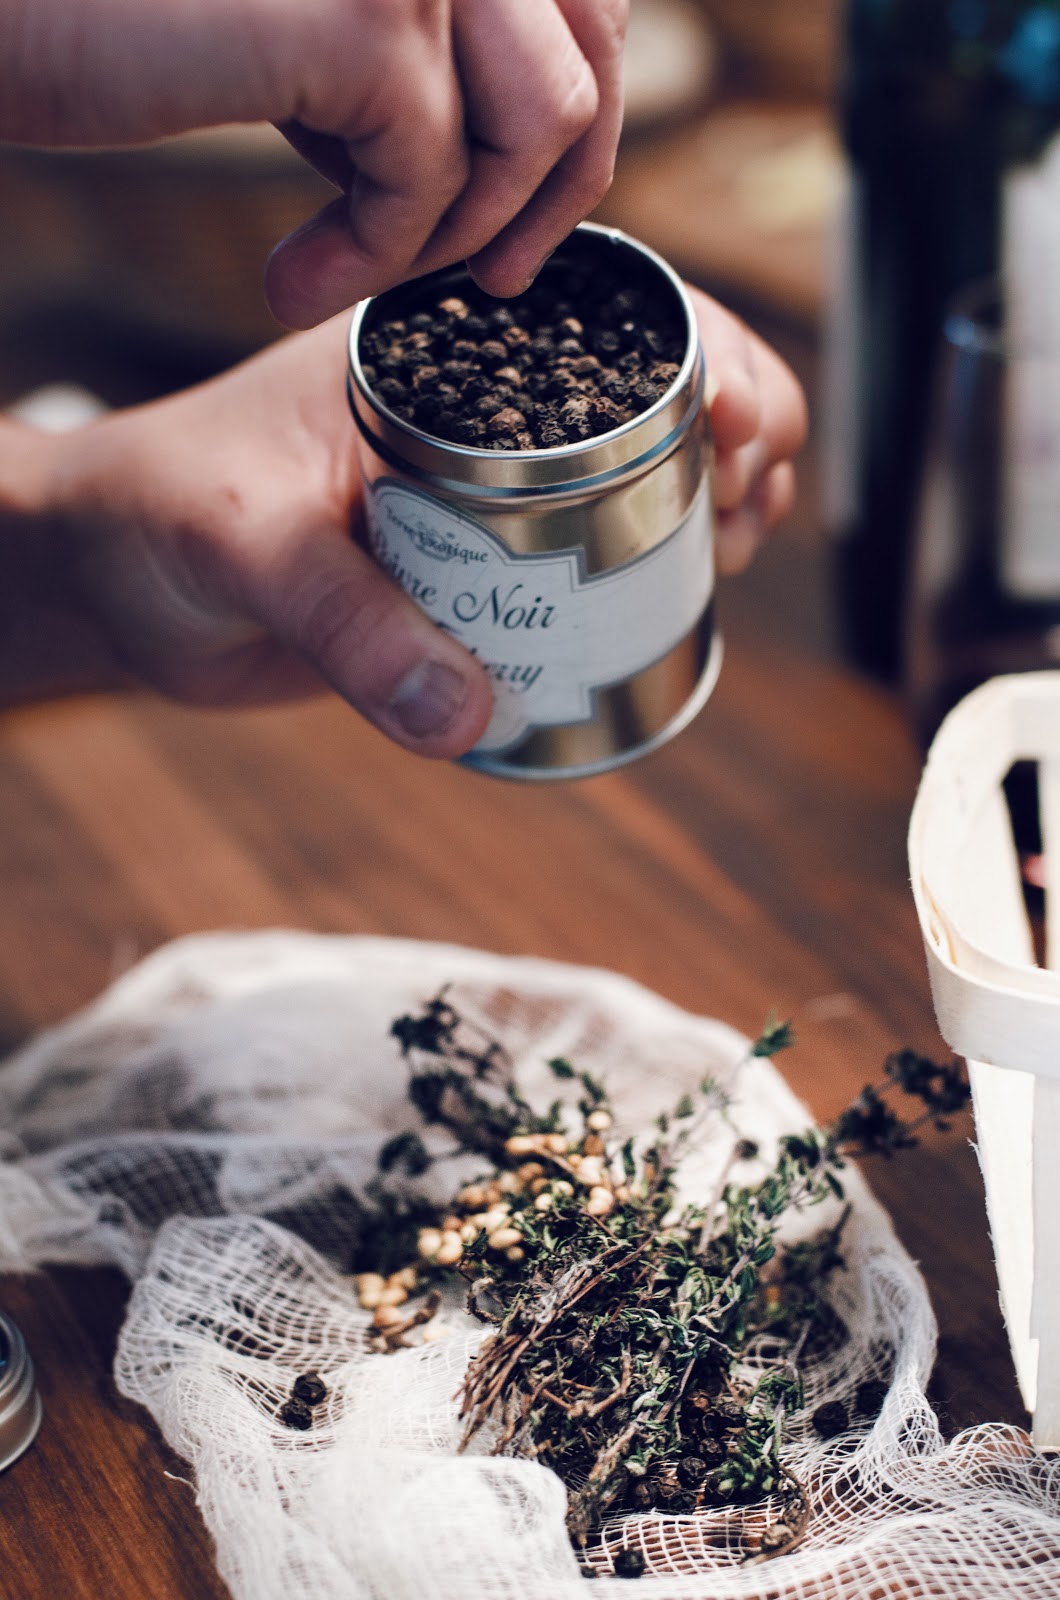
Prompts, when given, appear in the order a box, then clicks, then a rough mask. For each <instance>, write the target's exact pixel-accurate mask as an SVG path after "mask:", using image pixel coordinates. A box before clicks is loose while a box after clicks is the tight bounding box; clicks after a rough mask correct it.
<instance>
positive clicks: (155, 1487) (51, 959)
mask: <svg viewBox="0 0 1060 1600" xmlns="http://www.w3.org/2000/svg"><path fill="white" fill-rule="evenodd" d="M822 570H823V569H822V556H821V553H820V552H819V551H818V550H817V549H816V548H815V547H814V545H813V542H812V540H809V539H807V538H805V537H804V538H801V539H800V538H796V539H795V540H794V541H787V542H785V541H778V542H777V544H776V545H775V546H774V548H773V549H772V550H771V551H769V552H767V553H766V554H765V555H764V556H763V557H762V558H760V560H759V561H758V563H757V564H756V566H755V568H754V570H753V571H752V572H751V573H750V574H749V575H748V576H747V577H746V578H743V579H740V580H737V581H735V582H732V583H730V584H728V585H727V586H726V588H725V591H724V594H723V606H722V618H723V626H724V629H725V633H726V637H727V658H726V663H725V666H724V669H723V672H722V677H721V681H720V684H719V687H718V689H717V691H716V693H715V696H714V698H713V700H712V701H711V703H710V704H709V706H708V707H707V709H706V710H705V712H704V713H703V714H702V716H701V717H700V718H699V720H698V721H697V723H696V724H695V726H694V727H693V728H692V729H691V730H689V731H688V732H687V733H685V734H684V735H683V736H682V737H681V738H679V739H678V740H677V741H676V742H675V743H673V744H672V745H671V746H669V747H668V748H667V749H665V750H663V751H662V752H660V753H658V754H656V755H654V756H653V757H651V758H650V759H649V760H646V761H644V762H643V763H641V764H640V765H638V766H635V767H633V768H630V769H628V770H627V771H625V772H623V773H619V774H614V775H612V776H609V777H605V778H599V779H595V780H593V781H591V782H586V783H581V784H575V785H566V786H564V785H556V786H549V787H537V786H527V787H520V786H517V785H504V784H500V783H497V782H494V781H491V780H488V779H484V778H481V777H477V776H475V775H473V774H471V773H468V772H465V771H463V770H460V769H457V768H455V767H439V766H427V765H424V764H420V763H418V762H417V761H416V760H414V759H413V758H411V757H409V756H407V755H404V754H402V753H400V752H399V751H397V750H396V749H393V748H391V747H390V746H388V745H387V743H386V742H385V741H384V740H383V739H382V738H380V737H379V736H378V735H376V734H375V733H373V732H371V731H369V730H368V729H366V728H365V727H364V726H363V725H361V724H360V723H359V722H358V721H357V719H356V718H355V717H354V716H353V714H352V713H351V712H349V711H347V710H346V709H345V708H344V707H343V706H341V705H339V704H337V703H335V702H319V703H317V704H314V705H311V706H306V707H302V708H294V709H291V708H288V709H283V710H270V711H265V712H255V713H253V714H240V715H220V714H215V715H202V714H198V713H191V712H188V711H185V710H182V709H179V708H175V707H173V706H169V705H164V704H161V703H159V702H156V701H153V700H150V699H147V698H144V699H128V700H125V701H118V700H112V701H110V702H106V701H102V700H100V701H88V702H82V703H68V704H60V705H54V706H50V707H44V708H41V709H37V710H31V711H25V712H19V713H16V714H11V715H9V716H8V717H7V718H6V719H5V720H3V721H0V1036H2V1037H3V1038H4V1040H5V1041H6V1042H7V1043H10V1044H13V1043H14V1042H15V1041H16V1040H18V1039H20V1038H22V1037H23V1036H24V1035H25V1034H26V1033H27V1032H28V1031H29V1030H31V1029H33V1028H35V1027H37V1026H39V1025H41V1024H45V1023H49V1022H52V1021H55V1020H56V1019H58V1018H60V1017H62V1016H63V1015H64V1014H65V1013H66V1012H68V1011H69V1010H70V1009H71V1008H73V1007H75V1006H78V1005H80V1004H82V1003H83V1002H85V1001H87V1000H89V999H90V998H91V997H92V996H93V995H94V994H95V993H96V992H97V991H98V990H99V989H100V988H101V987H102V986H103V985H105V984H106V983H107V981H108V979H109V978H110V977H111V976H112V975H113V974H114V973H115V972H116V971H117V970H119V969H121V968H122V967H124V966H125V965H127V964H128V963H129V962H130V961H131V960H133V959H134V958H135V957H136V956H137V955H140V954H143V953H145V952H146V951H148V950H151V949H152V948H154V947H155V946H156V945H158V944H159V943H160V942H161V941H163V940H165V939H169V938H171V937H173V936H174V935H177V934H184V933H188V932H191V931H193V930H198V929H203V928H215V927H228V928H237V927H246V928H252V927H265V926H269V925H276V924H280V925H286V926H289V927H300V928H311V929H318V930H334V931H337V932H343V933H351V932H371V933H382V934H398V935H407V936H414V937H418V938H425V939H441V940H455V941H458V942H461V943H465V944H470V945H477V946H482V947H486V948H489V949H493V950H499V951H511V952H518V953H533V954H536V955H542V956H551V957H556V958H559V959H561V960H565V961H574V962H587V963H592V964H598V965H606V966H610V967H613V968H615V969H617V970H618V971H620V972H624V973H628V974H629V975H630V976H631V977H633V978H636V979H639V980H640V981H641V982H642V983H645V984H648V985H650V986H651V987H652V988H654V989H656V990H658V991H659V992H661V993H662V994H664V995H666V996H667V997H669V998H670V999H671V1000H673V1001H676V1002H677V1003H678V1004H679V1005H682V1006H685V1007H687V1008H689V1009H691V1010H693V1011H697V1012H702V1013H707V1014H712V1015H716V1016H718V1017H721V1018H724V1019H725V1020H726V1021H728V1022H730V1023H733V1024H735V1025H736V1026H737V1027H739V1028H742V1029H745V1030H748V1031H752V1032H753V1031H755V1030H757V1028H758V1027H759V1025H760V1024H761V1022H762V1020H763V1019H764V1017H765V1016H766V1013H767V1012H768V1011H769V1010H770V1009H775V1010H777V1011H778V1012H779V1013H780V1014H781V1015H783V1016H790V1017H792V1018H793V1019H794V1023H795V1026H796V1029H797V1032H798V1036H799V1044H798V1047H797V1049H795V1050H794V1051H792V1052H790V1053H789V1054H787V1055H785V1056H783V1057H781V1058H780V1062H779V1065H780V1067H781V1069H782V1070H783V1071H784V1072H785V1073H786V1074H787V1076H788V1077H789V1079H790V1081H791V1083H792V1084H793V1085H794V1087H795V1089H796V1090H797V1091H798V1093H799V1094H800V1095H802V1096H803V1097H804V1098H805V1099H806V1100H807V1101H808V1102H809V1104H810V1105H811V1106H812V1108H813V1110H814V1112H815V1113H817V1114H818V1115H819V1116H821V1117H827V1116H829V1115H830V1114H832V1113H834V1112H835V1111H837V1110H838V1109H839V1108H840V1106H841V1105H842V1104H843V1103H845V1102H846V1101H847V1100H848V1099H849V1098H850V1097H851V1096H852V1095H853V1094H854V1093H856V1092H857V1090H858V1089H859V1088H860V1086H861V1085H862V1084H863V1083H864V1082H866V1081H868V1080H870V1079H872V1078H874V1077H876V1076H877V1075H878V1068H879V1065H880V1063H881V1061H882V1058H883V1057H884V1056H885V1055H886V1053H887V1052H888V1051H890V1050H892V1049H895V1048H897V1047H899V1046H902V1045H907V1044H908V1045H912V1046H915V1047H917V1048H921V1049H924V1050H926V1051H929V1052H934V1051H938V1050H940V1049H941V1048H942V1047H941V1044H940V1041H939V1039H938V1035H937V1033H936V1031H935V1027H934V1024H933V1020H932V1014H931V1007H930V1000H929V996H928V989H927V980H926V976H925V969H924V962H923V955H922V952H921V948H920V940H919V933H918V930H917V925H916V920H915V916H914V911H913V906H912V902H911V899H910V895H909V890H908V884H907V876H906V859H905V828H906V822H907V817H908V812H909V807H910V803H911V800H912V796H913V792H914V788H915V785H916V780H917V776H918V772H919V757H918V755H917V752H916V750H915V749H914V746H913V744H912V742H911V740H910V738H909V735H908V733H907V730H906V727H905V725H904V722H903V719H902V716H901V712H900V708H899V707H898V705H897V703H896V701H895V700H894V698H893V697H891V696H890V695H888V694H887V693H886V692H884V691H883V690H880V689H877V688H874V687H872V686H870V685H868V684H866V683H864V682H862V681H859V680H857V679H856V678H855V677H854V676H853V675H852V674H851V673H849V672H848V671H846V670H845V669H843V668H842V667H840V666H838V665H836V664H835V663H834V662H833V661H832V660H830V659H829V657H828V654H827V652H826V651H824V650H822V648H821V644H820V639H819V629H818V626H817V620H816V619H820V618H822V617H823V616H824V614H825V613H824V609H823V600H822ZM969 1133H970V1124H969V1123H968V1122H967V1121H962V1122H961V1123H960V1124H959V1126H958V1127H957V1129H956V1131H955V1132H954V1133H952V1134H950V1135H949V1136H947V1137H936V1136H929V1137H928V1138H926V1139H925V1141H924V1143H923V1144H922V1145H921V1146H920V1148H919V1149H918V1150H916V1151H914V1152H912V1153H910V1154H909V1155H908V1156H907V1157H904V1158H903V1159H902V1160H901V1162H900V1163H899V1164H897V1165H896V1166H894V1167H891V1166H888V1165H887V1164H885V1163H877V1164H876V1165H873V1166H871V1167H870V1168H869V1177H870V1181H871V1182H872V1184H873V1185H874V1187H875V1189H876V1191H877V1193H878V1194H879V1195H880V1197H881V1198H882V1200H883V1201H884V1203H885V1204H886V1205H887V1206H888V1207H889V1208H890V1210H891V1213H892V1215H893V1217H894V1219H895V1223H896V1225H897V1228H898V1231H899V1233H900V1234H901V1236H902V1239H903V1240H904V1242H905V1244H906V1245H907V1247H908V1248H909V1250H910V1251H911V1252H912V1254H913V1256H914V1257H915V1258H916V1259H917V1260H918V1261H919V1262H920V1263H921V1265H922V1267H923V1271H924V1273H925V1276H926V1278H927V1280H928V1283H929V1286H930V1289H931V1293H932V1297H933V1299H934V1302H935V1307H936V1310H937V1312H938V1318H939V1325H940V1334H941V1343H940V1357H939V1363H938V1371H937V1378H936V1383H935V1399H936V1402H937V1404H938V1406H939V1407H940V1410H941V1413H942V1415H943V1418H944V1421H945V1424H946V1426H947V1427H948V1428H956V1427H958V1426H961V1425H964V1424H967V1423H970V1422H973V1421H980V1420H987V1419H995V1420H1015V1421H1022V1420H1024V1419H1023V1414H1022V1411H1021V1408H1020V1403H1019V1399H1018V1395H1017V1393H1016V1389H1015V1386H1014V1382H1013V1378H1012V1374H1011V1367H1010V1363H1009V1359H1008V1354H1007V1345H1006V1342H1005V1338H1004V1333H1003V1329H1002V1325H1001V1322H1000V1318H999V1314H998V1308H997V1290H996V1284H995V1278H994V1269H993V1265H992V1257H991V1253H990V1247H989V1243H988V1239H987V1232H986V1224H985V1219H984V1207H983V1194H982V1187H981V1183H980V1179H979V1174H978V1170H977V1167H976V1162H975V1158H974V1155H973V1153H972V1150H971V1149H970V1147H969V1145H968V1142H967V1140H968V1136H969ZM124 1292H125V1291H124V1287H123V1285H122V1284H121V1282H120V1280H119V1279H118V1277H117V1275H116V1274H114V1273H109V1272H100V1271H91V1272H89V1271H74V1270H62V1271H54V1270H53V1271H49V1272H46V1273H43V1274H41V1275H39V1276H36V1277H32V1278H28V1279H25V1280H14V1279H10V1278H8V1279H6V1280H0V1306H2V1307H3V1308H4V1309H5V1310H6V1311H7V1312H9V1313H10V1314H12V1315H13V1316H14V1317H15V1318H16V1320H17V1321H18V1323H19V1324H20V1325H21V1327H22V1329H23V1331H24V1333H25V1335H26V1338H27V1340H28V1343H29V1345H30V1348H31V1350H32V1353H33V1355H34V1357H35V1360H36V1363H37V1368H38V1373H39V1382H40V1388H41V1392H42V1394H43V1398H44V1404H45V1424H44V1428H43V1430H42V1432H41V1435H40V1438H39V1440H38V1442H37V1444H36V1445H35V1447H34V1448H33V1449H32V1450H31V1451H30V1453H29V1454H28V1455H27V1456H26V1457H25V1458H24V1459H23V1460H22V1461H21V1462H20V1463H19V1464H18V1465H17V1466H15V1467H14V1468H13V1469H12V1470H11V1471H10V1472H9V1473H8V1474H6V1475H5V1476H4V1477H3V1479H0V1595H3V1596H5V1597H6V1596H12V1597H14V1596H16V1595H17V1596H19V1597H20V1600H37V1597H40V1600H44V1597H45V1596H47V1597H48V1600H51V1597H52V1596H54V1595H62V1596H63V1600H80V1597H85V1600H89V1597H91V1600H100V1597H102V1596H108V1597H110V1596H124V1595H129V1596H132V1595H134V1594H135V1595H136V1596H137V1600H177V1597H182V1600H189V1597H191V1600H200V1597H203V1600H205V1597H213V1596H220V1595H222V1594H223V1593H224V1592H225V1591H224V1590H223V1588H222V1586H221V1584H220V1581H219V1579H218V1578H217V1577H216V1575H215V1573H214V1569H213V1563H212V1557H211V1547H210V1540H209V1536H208V1535H207V1533H206V1531H205V1529H204V1527H203V1525H202V1524H201V1521H200V1519H199V1516H198V1513H197V1511H196V1510H195V1507H194V1501H193V1496H192V1492H191V1490H190V1489H189V1488H188V1487H187V1486H186V1485H185V1484H184V1483H183V1482H181V1481H179V1480H180V1478H181V1476H182V1473H183V1470H184V1469H183V1468H182V1466H181V1465H180V1464H179V1463H178V1462H176V1461H175V1460H174V1459H173V1458H172V1457H171V1456H170V1454H169V1452H168V1451H167V1450H166V1448H165V1447H164V1445H163V1444H162V1443H161V1441H160V1439H159V1437H158V1435H157V1433H156V1430H155V1429H154V1427H153V1425H152V1423H151V1421H150V1420H149V1418H148V1417H147V1416H146V1415H145V1414H143V1413H141V1412H140V1411H139V1410H138V1409H136V1408H135V1407H132V1406H130V1405H129V1404H127V1403H126V1402H124V1401H122V1400H121V1399H119V1397H118V1396H117V1395H116V1393H115V1390H114V1387H113V1384H112V1380H111V1377H110V1366H111V1358H112V1354H113V1347H114V1340H115V1333H116V1329H117V1327H118V1325H119V1322H120V1318H121V1313H122V1305H123V1299H124ZM167 1473H169V1474H173V1476H167Z"/></svg>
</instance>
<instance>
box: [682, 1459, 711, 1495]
mask: <svg viewBox="0 0 1060 1600" xmlns="http://www.w3.org/2000/svg"><path fill="white" fill-rule="evenodd" d="M706 1475H707V1464H706V1462H705V1461H701V1460H700V1458H699V1456H682V1457H681V1459H680V1461H679V1462H678V1463H677V1480H678V1482H679V1483H680V1484H681V1485H682V1487H683V1488H685V1489H698V1488H699V1485H700V1484H701V1483H702V1482H703V1479H704V1478H705V1477H706Z"/></svg>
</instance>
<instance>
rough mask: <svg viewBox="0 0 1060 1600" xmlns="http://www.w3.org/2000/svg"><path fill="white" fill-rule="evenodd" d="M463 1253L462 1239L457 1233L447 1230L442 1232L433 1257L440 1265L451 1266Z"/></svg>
mask: <svg viewBox="0 0 1060 1600" xmlns="http://www.w3.org/2000/svg"><path fill="white" fill-rule="evenodd" d="M463 1253H464V1241H463V1239H461V1237H460V1235H459V1233H456V1232H455V1231H449V1230H447V1231H446V1232H445V1233H443V1234H442V1242H441V1244H440V1245H439V1247H438V1254H437V1255H436V1256H435V1258H434V1259H435V1261H436V1262H437V1263H438V1265H439V1266H440V1267H452V1266H454V1265H455V1264H456V1262H458V1261H459V1260H460V1257H461V1256H462V1255H463Z"/></svg>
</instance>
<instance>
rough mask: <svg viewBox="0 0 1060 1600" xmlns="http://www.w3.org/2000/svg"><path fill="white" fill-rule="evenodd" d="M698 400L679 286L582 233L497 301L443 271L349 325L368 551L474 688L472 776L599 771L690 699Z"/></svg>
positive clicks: (695, 638) (688, 708) (701, 628)
mask: <svg viewBox="0 0 1060 1600" xmlns="http://www.w3.org/2000/svg"><path fill="white" fill-rule="evenodd" d="M704 384H705V374H704V363H703V356H702V352H701V350H700V346H699V339H698V335H697V331H696V323H695V316H694V313H693V310H692V307H691V304H690V302H689V300H688V297H687V295H686V294H685V291H684V288H683V286H682V284H681V282H680V280H679V279H678V278H677V277H676V275H675V274H674V273H673V272H672V271H671V269H670V268H669V267H668V266H667V265H666V263H665V262H663V261H662V260H661V259H660V258H659V257H658V256H656V255H654V254H653V252H651V251H649V250H647V249H645V247H644V246H642V245H640V244H637V243H636V242H635V241H633V240H631V239H628V238H626V237H625V236H624V235H622V234H619V233H616V232H614V231H612V230H607V229H603V228H598V227H595V226H593V225H590V224H585V225H583V226H582V227H581V228H578V229H576V230H575V232H574V233H573V234H572V235H571V236H570V238H569V239H568V240H567V242H566V243H565V245H564V246H563V247H562V248H561V249H560V250H559V251H558V252H557V253H556V255H555V256H554V257H552V259H551V260H550V261H549V263H548V264H547V265H546V267H545V269H544V270H543V272H542V273H541V274H540V276H539V278H538V279H537V281H536V283H535V284H534V285H533V286H532V287H531V289H529V290H528V291H527V292H526V293H525V294H524V295H522V296H519V297H518V298H517V299H515V300H507V301H497V300H492V299H490V298H489V297H488V296H486V295H484V294H482V293H481V291H479V290H478V289H477V288H476V286H475V285H474V284H473V282H472V281H471V279H470V278H469V277H468V275H467V274H466V272H464V271H462V270H461V269H451V270H448V271H446V272H442V273H435V274H432V275H430V276H428V277H426V278H422V279H419V280H417V281H416V282H415V283H413V284H409V285H404V286H402V287H401V288H399V289H395V290H391V291H388V292H387V293H386V294H384V295H381V296H379V297H378V298H377V299H375V300H370V301H367V302H365V303H364V304H363V305H362V306H361V307H360V308H359V309H358V311H357V313H356V315H355V317H354V321H353V327H352V329H351V335H350V398H351V403H352V406H353V409H354V414H355V416H356V419H357V422H358V425H359V430H360V445H361V459H362V465H363V469H364V478H365V483H366V487H367V511H368V518H367V520H368V538H369V542H370V544H371V548H372V551H373V553H374V555H375V557H376V559H377V560H378V561H379V562H380V563H381V565H382V566H383V567H384V568H385V569H386V570H387V571H388V572H390V574H391V575H392V576H393V577H394V578H395V579H396V580H397V582H399V583H400V584H401V585H402V587H403V588H404V589H405V590H406V592H407V593H408V594H409V595H411V596H412V598H413V599H414V600H416V601H417V602H418V603H419V604H420V605H421V606H422V608H423V609H424V610H425V611H426V612H427V614H428V615H429V616H431V617H432V618H433V619H434V620H435V621H436V622H437V623H438V624H439V626H440V627H443V628H445V629H447V630H448V631H449V632H451V633H453V634H454V636H456V637H457V638H459V639H460V640H461V641H462V642H463V643H464V644H465V645H466V646H467V647H468V649H469V650H471V651H472V653H473V654H475V655H477V656H478V657H479V658H480V660H481V661H482V662H483V665H484V666H485V667H486V670H487V672H488V673H489V675H490V678H491V680H492V685H493V692H494V714H493V717H492V719H491V721H490V724H489V727H488V729H487V731H486V733H485V735H484V737H483V739H482V740H481V741H480V743H479V744H478V745H477V746H476V747H475V749H474V750H473V751H472V752H471V753H470V754H469V756H467V757H466V758H465V760H466V761H467V762H468V763H469V764H471V765H473V766H476V767H479V768H481V769H483V770H485V771H488V772H491V773H495V774H497V775H500V776H507V777H517V778H554V777H577V776H587V775H589V774H591V773H595V772H604V771H607V770H609V769H610V768H612V767H615V766H619V765H621V764H622V763H624V762H626V761H629V760H632V759H633V758H635V757H636V756H638V755H641V754H644V753H646V752H647V751H648V750H651V749H654V748H655V747H656V746H658V745H660V744H662V743H663V742H664V741H665V740H667V739H669V738H671V737H672V736H673V735H674V734H675V733H677V732H678V731H679V730H680V729H681V728H683V727H684V726H685V725H686V723H687V722H689V721H690V720H691V718H692V717H693V716H694V715H695V713H696V712H697V711H698V710H699V709H700V707H701V706H702V704H703V703H704V702H705V700H706V698H707V696H708V695H709V693H710V691H711V689H712V687H713V684H714V681H715V679H716V677H717V672H718V668H719V665H720V653H721V652H720V643H719V641H718V639H717V637H716V635H715V632H714V626H713V605H712V600H713V588H714V576H713V536H712V519H711V510H710V500H709V486H708V478H707V469H708V465H709V442H708V434H707V424H706V413H705V409H704V405H703V395H704Z"/></svg>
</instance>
